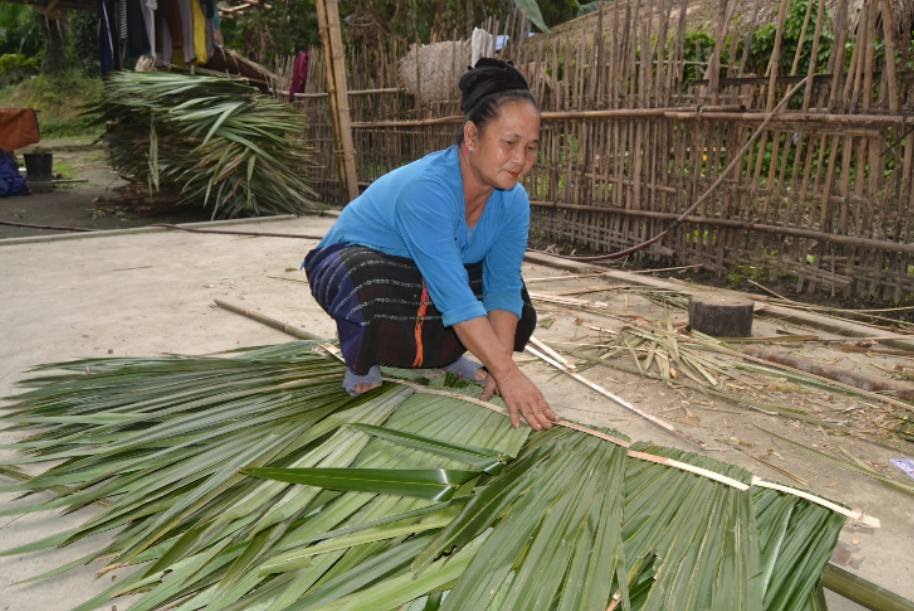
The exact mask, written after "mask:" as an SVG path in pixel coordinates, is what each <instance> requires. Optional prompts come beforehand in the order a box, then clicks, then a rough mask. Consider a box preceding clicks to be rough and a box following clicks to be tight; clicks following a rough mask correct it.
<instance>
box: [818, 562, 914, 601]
mask: <svg viewBox="0 0 914 611" xmlns="http://www.w3.org/2000/svg"><path fill="white" fill-rule="evenodd" d="M822 585H823V586H825V587H826V588H828V589H829V590H831V591H832V592H835V593H836V594H840V595H841V596H843V597H844V598H847V599H848V600H852V601H854V602H855V603H858V604H861V605H863V606H864V607H866V608H867V609H879V611H914V602H912V601H910V600H908V599H906V598H902V597H901V596H899V595H898V594H895V593H894V592H890V591H888V590H886V589H885V588H882V587H879V586H877V585H876V584H875V583H873V582H872V581H868V580H866V579H864V578H862V577H858V576H856V575H854V574H852V573H849V572H848V571H846V570H844V569H842V568H841V567H839V566H837V565H836V564H834V563H833V562H829V563H828V564H826V565H825V569H823V571H822Z"/></svg>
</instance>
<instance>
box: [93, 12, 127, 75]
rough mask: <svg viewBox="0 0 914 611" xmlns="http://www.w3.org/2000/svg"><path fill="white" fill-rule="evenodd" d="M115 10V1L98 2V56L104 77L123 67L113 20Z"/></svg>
mask: <svg viewBox="0 0 914 611" xmlns="http://www.w3.org/2000/svg"><path fill="white" fill-rule="evenodd" d="M113 8H114V2H113V1H111V0H98V54H99V65H100V67H101V71H102V74H103V75H105V74H109V73H110V72H112V71H114V70H118V69H119V68H120V67H121V65H120V62H119V61H118V52H117V38H116V37H115V33H114V32H115V30H114V23H113V19H112V16H113V14H114V11H113V10H112V9H113Z"/></svg>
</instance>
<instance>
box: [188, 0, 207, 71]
mask: <svg viewBox="0 0 914 611" xmlns="http://www.w3.org/2000/svg"><path fill="white" fill-rule="evenodd" d="M190 5H191V10H192V11H193V19H194V55H195V56H196V58H197V63H198V64H200V65H201V66H202V65H203V64H205V63H206V61H207V59H209V56H208V53H207V52H206V16H205V15H204V14H203V5H201V4H200V1H199V0H190Z"/></svg>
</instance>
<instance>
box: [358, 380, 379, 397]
mask: <svg viewBox="0 0 914 611" xmlns="http://www.w3.org/2000/svg"><path fill="white" fill-rule="evenodd" d="M380 386H381V383H380V382H373V383H371V384H356V385H355V394H356V395H361V394H364V393H366V392H368V391H369V390H374V389H375V388H380Z"/></svg>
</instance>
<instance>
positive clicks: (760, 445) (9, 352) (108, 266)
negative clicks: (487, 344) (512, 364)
mask: <svg viewBox="0 0 914 611" xmlns="http://www.w3.org/2000/svg"><path fill="white" fill-rule="evenodd" d="M332 221H333V219H330V218H318V217H306V218H300V219H293V220H283V221H272V222H262V223H256V222H252V223H245V224H241V225H233V226H232V228H237V229H243V230H261V231H270V232H289V233H310V234H320V233H322V232H324V231H326V230H327V229H328V228H329V227H330V225H331V224H332ZM314 243H315V241H314V240H300V239H284V238H261V237H258V238H253V237H241V236H229V235H200V234H190V233H177V232H150V233H139V234H128V235H124V234H121V235H110V236H105V237H86V238H82V239H70V240H50V241H40V242H31V243H18V244H14V245H10V243H9V242H6V243H5V244H4V242H3V241H0V270H2V276H0V278H2V279H0V396H8V395H10V394H13V393H14V392H15V391H16V386H15V385H16V382H17V381H18V380H21V379H22V378H23V377H25V376H27V370H28V368H29V367H31V366H34V365H37V364H40V363H46V362H50V361H58V360H62V359H70V358H77V357H89V356H112V355H113V356H128V355H129V356H141V355H155V354H161V353H166V352H172V353H185V354H202V353H210V352H216V351H222V350H228V349H231V348H236V347H239V346H251V345H260V344H268V343H278V342H284V341H288V340H289V339H290V338H289V337H288V336H286V335H285V334H283V333H280V332H278V331H274V330H272V329H270V328H267V327H265V326H263V325H261V324H259V323H256V322H253V321H250V320H247V319H245V318H242V317H239V316H238V315H235V314H232V313H229V312H226V311H224V310H222V309H219V308H217V307H214V305H213V298H223V299H226V300H229V301H233V302H236V303H238V304H241V305H243V306H244V307H247V308H251V309H255V310H258V311H260V312H262V313H265V314H267V315H270V316H273V317H275V318H278V319H281V320H283V321H285V322H287V323H291V324H294V325H298V326H301V327H304V328H306V329H308V330H309V331H312V332H314V333H318V334H321V335H324V336H327V337H330V336H332V335H333V332H334V327H333V325H332V323H331V321H330V319H329V318H328V317H327V316H326V315H325V314H324V313H323V312H322V311H321V310H320V308H319V307H318V306H317V304H316V303H314V301H313V300H312V299H311V297H310V294H309V292H308V287H307V285H306V284H304V283H302V282H301V280H303V279H304V276H303V274H301V273H300V272H298V271H296V269H297V267H298V265H299V264H300V262H301V260H302V258H303V256H304V254H305V252H306V250H307V249H308V248H310V247H311V246H312V245H313V244H314ZM563 274H564V272H560V271H558V270H554V269H550V268H546V267H543V266H533V265H527V266H525V276H526V277H527V278H538V277H539V278H541V277H544V276H550V275H555V276H560V275H563ZM563 282H569V281H565V280H563V281H558V280H557V281H555V282H547V283H540V284H538V285H537V284H536V283H532V284H531V290H539V291H555V292H558V291H559V290H560V287H561V288H567V287H571V288H574V287H575V286H578V287H580V286H588V285H592V284H593V280H592V279H591V280H576V281H575V280H571V281H570V284H561V283H563ZM623 293H625V291H619V290H615V291H613V290H611V289H608V292H607V293H606V294H605V296H604V295H601V294H597V295H593V296H585V297H587V298H592V299H614V300H615V301H613V302H612V303H613V309H612V311H614V312H617V313H618V312H638V313H639V315H643V316H656V315H657V310H655V309H651V308H652V306H650V304H649V303H648V302H646V300H643V299H642V300H640V301H639V298H637V297H629V296H627V295H625V294H623ZM539 309H540V318H541V320H542V321H544V323H545V324H550V323H549V322H547V321H551V324H550V326H549V327H548V328H545V327H544V328H542V329H541V331H538V332H537V335H538V336H540V338H541V339H543V340H546V341H547V342H551V343H552V344H553V345H554V346H556V347H557V348H559V349H561V346H562V345H563V344H561V342H572V343H574V342H584V341H587V339H586V337H587V335H588V331H587V328H586V325H587V324H588V323H598V324H601V325H607V324H610V323H609V322H607V320H601V319H600V318H599V317H595V316H592V315H589V314H583V313H580V312H575V311H571V310H567V309H563V308H557V307H551V306H545V305H544V306H543V307H541V308H539ZM661 312H662V310H661ZM765 324H767V325H769V327H766V326H765V325H762V327H761V328H760V331H759V333H763V334H768V333H772V334H773V333H774V331H775V329H774V326H773V325H771V324H770V323H765ZM781 326H783V325H781ZM565 345H567V344H565ZM569 349H570V348H569ZM519 359H520V360H522V361H525V363H524V365H523V367H524V369H525V371H528V372H529V373H530V375H531V376H532V377H533V378H534V380H536V381H537V383H539V384H540V385H541V387H542V388H543V390H544V393H545V394H546V397H547V399H548V400H549V401H550V402H551V403H552V404H553V406H554V407H555V408H556V409H557V411H558V412H559V413H560V414H562V415H563V416H565V417H569V418H573V419H576V420H579V421H582V422H585V423H589V424H597V425H605V426H612V427H615V428H617V429H619V430H621V431H623V432H625V433H626V434H628V435H629V436H631V437H633V438H635V439H642V440H647V439H651V440H654V441H656V442H659V443H662V444H667V445H673V446H680V447H685V448H686V449H690V450H694V447H692V446H690V445H689V444H688V443H686V442H684V441H683V440H682V439H680V438H677V437H674V436H670V435H668V434H666V433H665V432H663V431H661V430H659V429H657V428H656V427H654V426H653V425H651V424H649V423H647V422H645V421H644V420H642V419H640V418H638V417H637V416H634V415H631V414H629V413H628V412H625V411H623V410H621V409H620V408H619V407H617V406H616V405H614V404H613V403H611V402H609V401H608V400H606V399H605V398H603V397H601V396H599V395H596V394H595V393H593V392H592V391H590V390H588V389H587V388H585V387H583V386H581V385H580V384H578V383H577V382H575V381H573V380H571V379H569V378H567V377H558V376H557V375H556V372H555V370H552V369H549V368H548V367H546V366H545V365H543V364H541V363H531V362H527V361H528V359H527V358H526V357H519ZM585 375H586V376H587V377H589V378H591V379H593V380H595V381H598V382H599V383H600V384H603V385H604V386H606V387H607V388H609V389H610V390H611V391H613V392H615V393H617V394H619V395H621V396H623V397H625V398H626V399H628V400H630V401H632V402H634V403H636V404H637V405H638V406H639V407H641V408H643V409H644V410H646V411H648V412H651V413H653V414H657V415H662V416H663V417H665V418H667V419H669V420H672V421H673V422H674V423H675V424H676V426H677V427H679V428H680V429H681V430H683V431H686V432H687V433H688V434H689V435H691V436H692V437H694V438H697V439H700V440H701V441H702V442H703V443H705V444H706V446H707V449H706V450H705V451H707V452H708V453H709V454H710V455H711V456H713V457H715V458H718V459H720V460H725V461H729V462H733V463H737V464H741V465H743V466H744V467H746V468H748V469H750V470H752V471H753V472H755V473H757V474H758V475H760V476H762V477H766V478H769V479H774V480H779V481H784V480H785V478H784V476H783V475H782V474H779V473H778V472H777V471H776V470H774V469H770V468H768V467H766V466H765V464H763V463H760V462H759V461H758V460H755V459H754V458H753V456H760V455H766V456H768V458H769V462H776V463H777V464H778V465H780V468H782V469H785V470H789V471H790V472H791V473H794V474H796V475H797V476H799V477H803V478H805V479H806V480H808V481H809V482H810V486H809V487H810V488H811V489H813V490H814V491H815V492H818V493H820V494H823V495H825V496H828V497H830V498H833V499H836V500H839V501H842V502H845V503H847V504H849V505H851V506H854V507H856V508H860V509H863V510H864V511H866V512H867V513H870V514H873V515H876V516H877V517H879V518H880V519H881V520H882V528H881V529H879V530H869V529H862V528H858V527H855V526H852V525H849V526H848V527H846V528H845V531H844V533H843V534H842V537H841V543H840V546H839V549H838V550H837V551H836V556H835V560H836V561H838V562H840V563H841V564H842V565H843V566H845V567H846V568H848V569H849V570H851V571H853V572H856V573H858V574H860V575H862V576H864V577H866V578H867V579H871V580H873V581H875V582H876V583H878V584H880V585H882V586H884V587H886V588H889V589H891V590H893V591H895V592H897V593H899V594H901V595H903V596H906V597H908V598H914V563H912V559H914V558H912V553H911V550H912V549H914V503H912V502H911V497H910V496H905V495H903V494H901V493H898V492H893V491H891V490H887V489H886V488H884V487H882V486H881V485H879V484H878V483H876V482H874V481H873V480H872V479H869V478H866V477H863V476H860V475H858V474H854V473H851V472H847V471H844V470H842V469H839V468H836V467H835V465H834V464H832V463H830V462H828V461H824V460H820V459H816V458H813V457H811V456H810V455H809V454H806V453H802V452H800V451H799V450H798V449H796V448H794V447H791V446H789V445H785V444H782V443H779V442H777V441H776V440H774V439H773V438H772V437H770V436H767V435H766V434H765V433H764V432H761V431H759V430H758V429H756V428H755V427H753V426H750V425H751V424H763V425H764V426H766V427H768V428H769V429H770V430H772V431H777V432H778V433H779V434H782V435H785V436H789V437H792V438H794V439H802V440H804V441H805V440H809V442H810V443H812V444H813V445H814V444H815V442H814V441H813V439H814V437H815V436H817V435H819V433H818V431H816V429H815V427H804V426H803V425H800V424H799V423H797V422H794V421H787V420H785V419H783V418H776V417H771V416H766V415H764V414H759V413H755V412H748V411H744V410H740V409H738V408H735V407H733V406H730V405H725V404H720V403H717V402H714V401H712V400H708V399H706V398H705V397H704V396H703V395H702V396H695V395H694V393H692V392H691V391H683V390H679V389H671V388H669V387H667V386H665V385H663V384H661V383H655V382H651V381H645V380H642V379H641V378H639V377H637V376H633V375H630V374H625V373H622V372H620V371H618V370H616V369H609V368H603V367H597V368H593V369H588V370H587V371H586V372H585ZM841 401H845V400H844V399H841V398H837V397H831V398H827V399H826V400H825V402H826V405H825V407H823V408H822V409H829V405H831V404H835V405H837V406H838V407H841V408H842V409H843V404H841ZM816 409H818V408H816ZM0 435H2V436H0V443H9V442H10V441H11V440H12V439H13V437H12V436H11V435H10V434H0ZM842 443H844V442H842ZM845 447H846V448H847V449H848V451H850V452H852V453H854V454H855V455H857V456H865V457H866V458H867V461H868V462H869V463H870V464H875V463H879V464H883V463H886V462H887V460H888V458H890V457H896V456H899V454H898V452H897V451H893V450H888V449H886V448H884V447H881V446H876V445H872V444H866V443H863V442H856V441H853V440H848V441H847V445H846V446H845ZM766 451H774V454H770V452H769V453H768V454H765V452H766ZM909 454H910V452H909ZM13 458H14V455H13V454H12V453H11V452H9V451H0V461H3V462H6V461H10V460H11V459H13ZM786 483H788V484H793V482H790V481H789V480H787V481H786ZM12 500H13V496H12V495H2V496H0V503H3V504H5V503H9V502H11V501H12ZM90 512H91V509H88V510H86V511H85V512H81V513H79V514H76V515H70V516H60V515H58V514H56V513H48V514H45V515H42V514H36V515H29V516H24V517H17V518H0V541H2V544H0V547H2V548H9V547H13V546H16V545H20V544H23V543H27V542H30V541H33V540H35V539H37V538H39V537H42V536H46V535H49V534H51V533H53V532H57V531H59V530H63V529H65V528H67V527H71V526H73V525H75V524H78V523H79V522H80V521H81V520H83V519H85V518H86V516H87V515H88V514H89V513H90ZM103 543H104V542H103V540H102V539H101V538H97V539H95V540H92V541H89V542H85V543H84V544H82V545H80V546H78V549H77V548H68V549H65V550H62V551H55V552H53V553H39V554H33V555H29V556H18V557H13V558H7V557H3V558H0V611H6V610H10V611H13V610H15V611H20V610H22V611H29V610H36V611H38V610H41V611H55V610H58V609H67V608H70V607H72V606H74V605H76V604H78V603H80V602H82V601H84V600H86V599H87V598H89V597H91V596H92V595H93V594H94V593H96V592H98V591H100V590H102V589H103V588H105V587H107V586H108V585H109V584H110V582H111V579H117V577H118V575H117V573H114V574H107V575H105V576H104V577H102V578H99V579H96V578H95V576H94V571H95V570H97V569H98V568H99V567H98V566H90V567H85V568H82V569H79V570H75V571H72V572H70V573H68V574H67V575H64V576H63V577H59V578H56V579H54V580H51V581H49V582H44V583H40V584H34V585H28V586H20V585H13V584H14V583H15V582H17V581H19V580H21V579H24V578H26V577H28V576H30V575H34V574H37V573H39V572H42V571H44V570H48V569H50V568H53V567H55V566H58V565H60V564H62V563H64V562H67V561H70V560H72V559H74V558H77V557H78V556H80V555H82V554H85V553H87V552H88V551H89V550H90V549H93V548H95V547H96V546H99V545H102V544H103ZM830 599H831V608H832V609H839V610H842V609H843V610H850V609H856V608H859V607H857V606H856V605H852V604H850V603H847V602H844V601H839V600H837V599H836V598H835V597H833V596H832V597H830ZM125 602H129V601H125ZM118 606H120V607H121V608H124V606H125V604H124V603H122V602H118Z"/></svg>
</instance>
